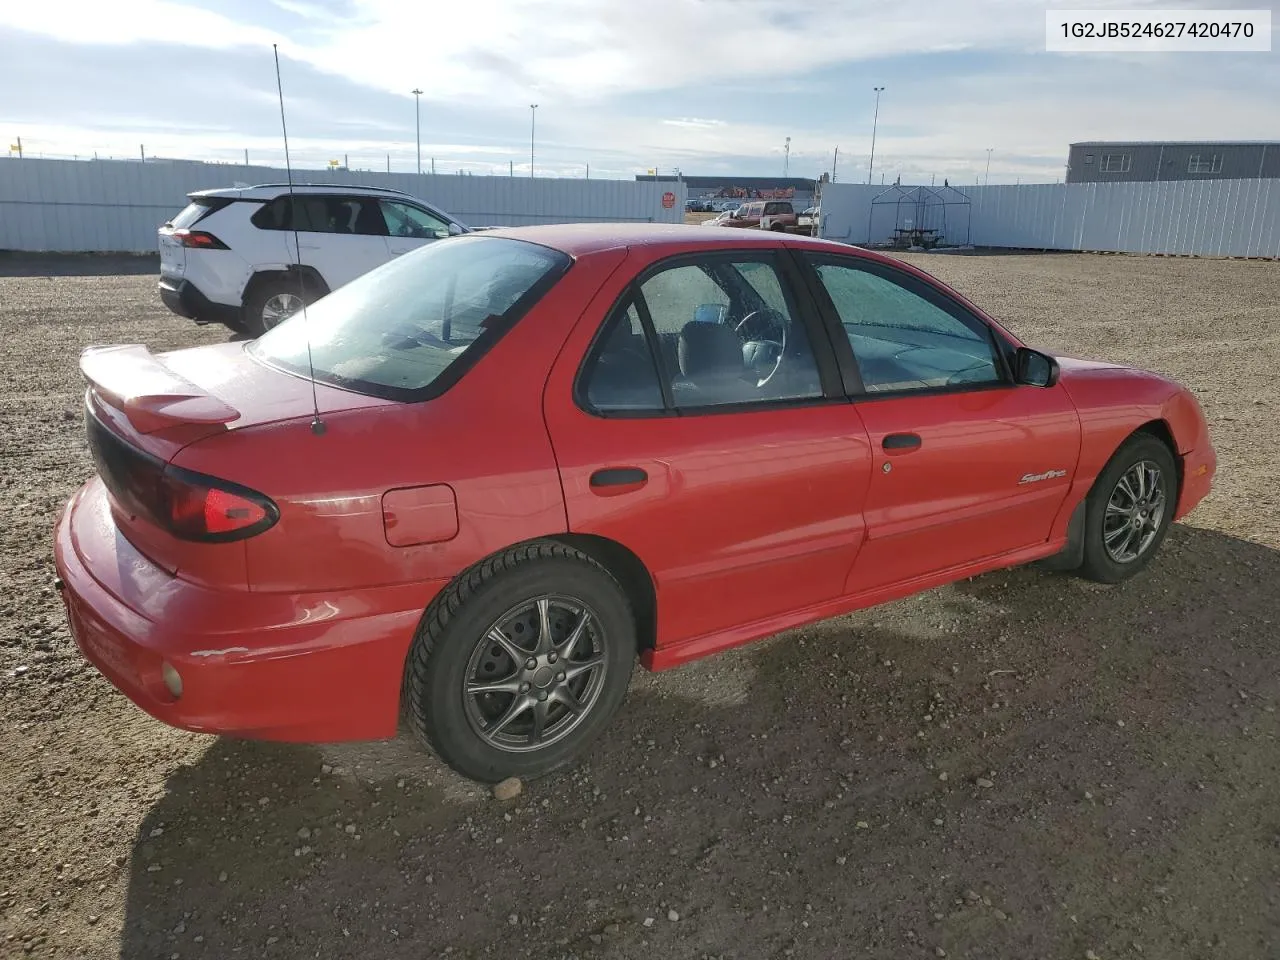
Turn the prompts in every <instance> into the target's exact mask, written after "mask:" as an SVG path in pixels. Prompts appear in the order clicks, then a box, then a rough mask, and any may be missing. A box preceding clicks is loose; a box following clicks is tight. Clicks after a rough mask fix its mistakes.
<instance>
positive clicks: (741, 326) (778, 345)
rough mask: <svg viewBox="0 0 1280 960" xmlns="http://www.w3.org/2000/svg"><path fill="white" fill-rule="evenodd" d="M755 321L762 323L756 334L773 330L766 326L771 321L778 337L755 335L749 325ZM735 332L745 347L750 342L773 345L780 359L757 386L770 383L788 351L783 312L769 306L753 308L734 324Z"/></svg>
mask: <svg viewBox="0 0 1280 960" xmlns="http://www.w3.org/2000/svg"><path fill="white" fill-rule="evenodd" d="M753 321H754V322H755V323H759V324H761V325H762V326H761V327H760V328H758V329H756V330H755V331H754V333H755V334H764V333H770V332H773V331H770V330H768V329H767V326H764V325H766V324H770V323H771V324H772V325H773V326H774V328H775V329H776V332H777V334H778V339H776V340H775V339H772V338H768V337H756V336H755V335H753V333H752V331H751V329H750V327H749V326H748V325H749V324H752V322H753ZM733 332H734V334H735V335H736V336H737V337H738V339H740V340H742V345H743V346H744V347H745V346H746V345H747V344H748V343H759V344H767V345H768V346H770V347H773V348H774V349H775V350H776V351H777V355H778V359H776V360H775V361H774V362H773V369H772V370H770V371H769V373H768V374H767V375H766V376H765V377H764V378H763V379H761V380H759V381H758V382H757V383H756V386H757V387H763V386H765V385H766V384H768V382H769V381H770V380H772V379H773V378H774V376H776V375H777V373H778V370H779V369H780V368H781V367H782V358H783V357H785V356H786V353H787V323H786V320H785V319H784V318H783V316H782V314H780V313H779V312H778V311H777V310H771V309H769V308H767V307H766V308H765V309H763V310H752V311H751V312H750V313H748V314H747V315H746V316H745V317H743V318H742V319H741V320H739V321H738V322H737V323H736V324H735V325H734V328H733Z"/></svg>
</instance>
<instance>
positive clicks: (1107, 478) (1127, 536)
mask: <svg viewBox="0 0 1280 960" xmlns="http://www.w3.org/2000/svg"><path fill="white" fill-rule="evenodd" d="M1177 470H1178V468H1177V463H1176V462H1175V460H1174V457H1173V454H1172V453H1171V452H1170V450H1169V448H1168V446H1166V445H1165V444H1164V443H1163V442H1161V441H1160V440H1159V439H1157V438H1156V437H1153V436H1151V435H1150V434H1148V433H1137V434H1134V435H1133V436H1131V437H1130V438H1129V439H1128V440H1126V441H1125V442H1124V443H1123V444H1121V446H1120V449H1119V450H1117V451H1116V452H1115V454H1114V455H1113V456H1112V457H1111V460H1110V461H1109V462H1108V463H1107V465H1106V467H1104V468H1103V470H1102V473H1100V474H1098V479H1097V480H1096V481H1095V482H1094V485H1093V489H1092V490H1090V491H1089V496H1088V499H1087V503H1088V514H1087V516H1086V518H1085V532H1084V563H1083V564H1081V566H1080V569H1079V573H1080V575H1081V576H1083V577H1086V578H1088V579H1090V580H1096V581H1098V582H1099V583H1119V582H1120V581H1122V580H1127V579H1129V578H1130V577H1132V576H1133V575H1134V574H1136V573H1137V572H1138V571H1140V570H1142V569H1143V568H1144V567H1145V566H1146V565H1147V564H1148V563H1149V562H1150V561H1151V558H1152V557H1153V556H1155V554H1156V551H1157V550H1159V549H1160V544H1161V543H1163V542H1164V538H1165V534H1167V533H1168V532H1169V524H1170V523H1171V522H1172V521H1173V511H1174V509H1175V507H1176V502H1177V494H1178V473H1177Z"/></svg>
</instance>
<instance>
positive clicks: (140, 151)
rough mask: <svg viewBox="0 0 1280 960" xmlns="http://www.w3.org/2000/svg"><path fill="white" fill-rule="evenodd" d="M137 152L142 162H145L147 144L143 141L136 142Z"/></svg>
mask: <svg viewBox="0 0 1280 960" xmlns="http://www.w3.org/2000/svg"><path fill="white" fill-rule="evenodd" d="M138 154H139V155H140V156H141V157H142V162H143V163H146V162H147V145H146V144H145V143H140V144H138Z"/></svg>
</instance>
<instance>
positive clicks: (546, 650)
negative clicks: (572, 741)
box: [462, 596, 606, 753]
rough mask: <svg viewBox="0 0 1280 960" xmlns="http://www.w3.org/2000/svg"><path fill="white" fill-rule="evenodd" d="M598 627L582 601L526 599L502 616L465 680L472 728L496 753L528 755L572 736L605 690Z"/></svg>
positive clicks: (478, 650)
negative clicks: (494, 748) (497, 750)
mask: <svg viewBox="0 0 1280 960" xmlns="http://www.w3.org/2000/svg"><path fill="white" fill-rule="evenodd" d="M605 663H606V661H605V655H604V645H603V635H602V629H601V626H600V621H599V619H598V618H597V616H596V615H595V613H594V612H593V611H592V610H591V609H590V608H589V607H587V606H586V605H585V604H583V603H582V602H581V601H578V600H574V599H572V598H570V597H563V596H542V597H537V598H535V599H532V600H527V601H525V602H523V603H521V604H520V605H518V606H516V607H514V608H512V609H511V610H508V611H507V612H506V613H505V614H503V615H502V616H501V617H499V618H498V619H497V620H496V621H495V622H494V623H493V624H492V625H491V626H490V627H489V629H488V630H487V631H486V632H485V634H484V636H483V638H482V639H481V640H480V642H478V643H477V644H476V647H475V650H474V651H473V652H472V654H471V657H470V659H469V661H468V663H467V668H466V671H465V673H464V674H463V685H464V687H463V691H462V693H463V701H464V704H465V706H466V715H467V721H468V723H469V724H470V725H471V729H472V730H473V731H474V732H475V733H476V735H477V736H479V737H480V738H481V739H482V740H484V742H485V743H487V744H489V745H490V746H493V747H496V748H497V749H499V750H505V751H510V752H513V753H526V752H530V751H533V750H540V749H542V748H544V747H547V746H549V745H550V744H552V743H555V742H556V741H558V740H561V739H563V738H564V737H566V736H568V735H569V734H570V733H571V732H572V731H573V730H574V729H575V728H576V727H577V726H578V725H579V724H580V723H581V722H582V721H583V720H584V719H585V718H586V716H587V714H588V713H590V712H591V708H592V707H594V706H595V704H596V701H597V700H599V698H600V693H601V691H602V690H603V689H604V676H605Z"/></svg>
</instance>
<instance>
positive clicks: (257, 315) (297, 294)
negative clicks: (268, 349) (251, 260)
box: [244, 280, 318, 337]
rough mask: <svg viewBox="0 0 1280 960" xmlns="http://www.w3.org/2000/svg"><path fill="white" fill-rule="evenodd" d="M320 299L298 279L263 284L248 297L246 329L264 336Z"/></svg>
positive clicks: (245, 312) (255, 335) (248, 331)
mask: <svg viewBox="0 0 1280 960" xmlns="http://www.w3.org/2000/svg"><path fill="white" fill-rule="evenodd" d="M316 299H318V298H317V297H316V296H315V295H314V294H313V293H312V292H311V290H309V289H308V288H306V287H305V286H304V287H299V285H298V283H297V282H296V281H289V280H275V281H272V282H270V283H264V284H260V285H259V286H258V287H257V289H255V290H254V291H253V293H252V294H250V296H249V297H248V299H246V300H245V304H244V328H245V332H246V333H248V334H249V336H251V337H258V336H261V335H262V334H264V333H266V332H267V331H268V330H270V329H271V328H272V327H274V326H277V325H279V324H280V323H283V322H284V321H285V320H287V319H288V318H289V317H291V316H293V315H294V314H295V313H297V312H298V311H299V310H301V309H302V308H303V307H304V306H307V305H309V304H311V303H313V302H315V300H316Z"/></svg>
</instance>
